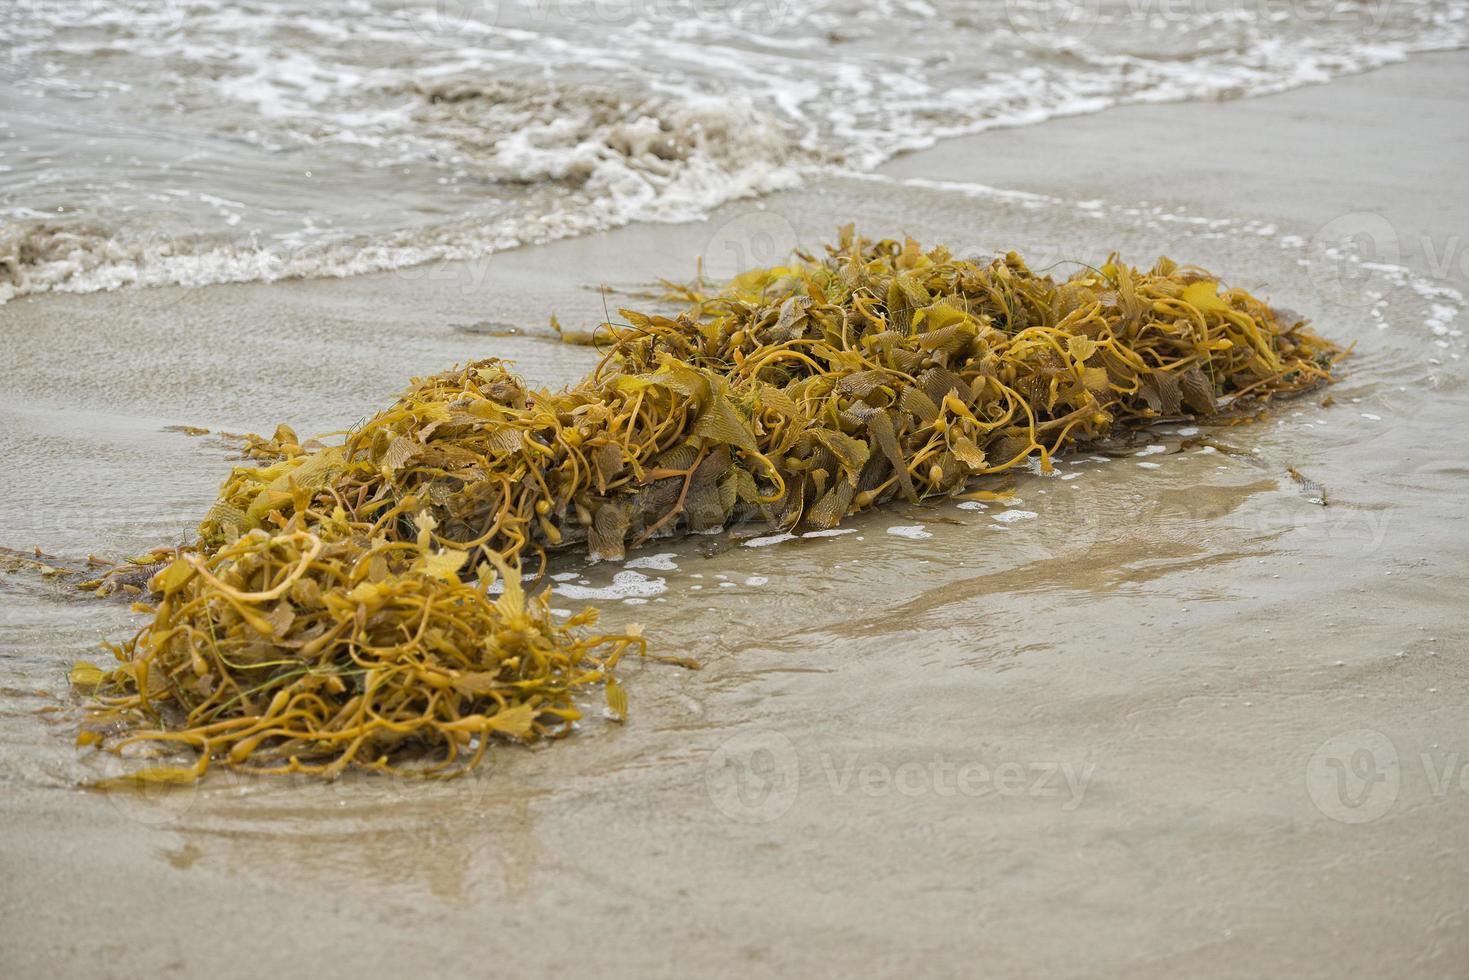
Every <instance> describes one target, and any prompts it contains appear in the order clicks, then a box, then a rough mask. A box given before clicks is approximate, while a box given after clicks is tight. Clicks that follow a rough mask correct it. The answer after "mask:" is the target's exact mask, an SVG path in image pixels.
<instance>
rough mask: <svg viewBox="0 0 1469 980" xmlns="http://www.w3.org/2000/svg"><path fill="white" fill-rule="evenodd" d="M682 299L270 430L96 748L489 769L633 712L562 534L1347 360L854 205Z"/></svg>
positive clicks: (196, 771) (600, 552)
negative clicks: (553, 362) (522, 355)
mask: <svg viewBox="0 0 1469 980" xmlns="http://www.w3.org/2000/svg"><path fill="white" fill-rule="evenodd" d="M682 295H683V296H684V297H685V299H686V300H687V302H688V306H687V308H686V309H684V310H683V311H682V312H680V313H678V314H677V315H675V316H663V315H650V314H643V313H638V312H635V311H632V310H622V311H621V316H622V320H621V321H620V322H618V323H608V324H601V325H599V326H597V327H596V328H595V329H594V331H593V332H594V333H595V334H596V335H597V336H599V337H605V338H606V341H605V347H606V350H605V354H604V356H603V357H602V360H601V362H600V363H599V365H598V366H597V368H596V370H594V371H593V372H592V373H591V375H590V376H589V377H587V378H586V379H585V380H583V381H582V382H581V383H580V384H578V385H576V386H574V387H572V388H570V389H567V390H563V391H555V392H551V391H534V390H530V389H528V388H527V387H526V386H525V384H524V383H523V382H522V381H521V380H520V379H519V378H517V377H516V376H515V375H513V374H511V373H510V372H509V371H507V370H506V369H505V367H504V366H503V365H502V364H501V363H500V362H498V361H497V360H495V359H488V360H484V361H478V362H475V363H472V364H468V365H466V366H463V367H460V368H456V369H454V370H452V371H449V372H446V373H444V374H439V375H435V376H433V377H428V378H420V379H415V380H414V381H413V382H412V383H411V384H410V386H409V388H408V389H407V390H406V391H405V392H404V393H403V395H402V396H401V397H400V398H399V399H398V400H397V401H396V402H395V403H394V404H393V405H391V406H390V407H388V408H387V409H385V410H384V411H382V412H380V413H379V414H378V415H376V416H375V417H373V418H372V419H371V420H370V421H368V422H367V423H366V424H364V425H362V426H361V427H360V428H358V429H356V430H355V431H353V432H351V433H350V434H349V435H347V436H346V437H345V439H344V440H342V441H341V442H340V444H334V445H320V444H314V443H308V444H307V445H306V446H303V445H302V444H301V442H300V440H298V439H297V438H296V436H295V434H294V433H293V432H291V431H290V430H289V429H287V428H285V427H282V428H281V429H279V430H278V431H277V433H276V435H275V437H274V438H272V439H262V438H259V437H253V438H252V439H251V441H250V444H249V448H248V450H247V453H248V455H250V456H253V457H254V460H253V461H252V465H248V466H240V467H237V468H236V469H235V470H234V471H233V472H232V473H231V474H230V475H229V477H228V479H227V480H226V481H225V484H224V486H223V489H222V491H221V494H220V498H219V500H218V502H217V503H216V504H215V505H214V506H213V507H212V508H211V509H210V510H209V512H208V514H207V515H206V516H205V518H204V520H203V522H202V523H201V525H200V527H199V540H198V542H197V544H195V545H193V546H192V547H189V548H184V549H178V550H177V551H174V552H170V553H169V554H168V555H167V556H166V559H165V561H164V563H162V564H161V566H160V570H159V571H157V572H156V573H155V574H154V575H153V576H152V578H151V579H150V580H149V581H148V583H147V591H148V593H149V596H148V598H149V599H150V602H151V603H152V604H151V605H149V606H147V607H146V608H147V609H148V610H149V611H150V612H151V613H152V615H153V619H152V621H151V622H150V623H149V624H148V625H147V626H145V627H144V628H143V629H142V630H141V631H140V632H139V633H138V634H137V635H136V636H134V637H133V638H132V639H130V640H128V641H127V642H125V643H123V644H121V645H119V646H117V647H116V648H114V652H115V655H116V657H117V660H118V662H119V663H118V666H116V667H113V668H110V669H106V670H103V669H101V668H96V667H93V666H92V665H79V667H78V669H77V671H75V672H74V678H75V681H76V683H77V685H78V686H79V687H86V688H90V689H92V690H93V691H94V692H95V698H94V700H93V702H92V705H93V708H92V711H93V715H92V718H91V720H90V721H89V723H88V724H87V725H86V727H85V728H84V730H83V732H82V734H81V738H80V740H81V741H82V742H84V743H87V744H95V745H97V746H100V747H102V748H105V749H111V750H121V749H123V748H125V747H126V746H127V745H129V744H135V743H137V742H139V741H148V742H164V743H172V744H174V745H176V746H187V747H190V748H192V749H193V750H195V753H196V754H195V760H196V761H195V762H194V764H193V765H190V766H184V767H178V768H174V769H142V770H140V771H139V774H138V778H140V779H177V780H190V779H194V778H197V777H198V776H199V775H201V774H202V773H203V772H204V771H205V770H206V768H207V767H208V765H209V764H210V763H211V761H222V762H224V763H226V764H228V765H231V766H234V767H237V768H243V769H251V770H264V771H306V772H314V773H319V774H321V775H323V776H327V777H331V776H334V775H336V774H338V773H340V772H342V771H343V770H344V769H345V768H346V767H348V766H354V767H366V768H376V769H394V770H397V771H411V772H414V773H421V774H430V775H443V774H454V773H458V772H462V771H464V770H466V769H467V768H470V767H472V766H473V765H474V764H475V763H477V762H478V761H479V759H480V758H481V757H482V755H483V754H484V752H485V749H486V746H487V745H488V744H489V741H490V738H491V736H500V737H504V738H510V739H524V740H529V739H535V738H543V737H550V736H556V735H560V734H564V733H565V732H566V731H567V728H568V726H569V724H570V723H571V722H572V721H574V720H575V719H576V718H577V717H578V716H579V715H578V710H577V708H576V707H575V706H574V704H573V701H574V697H575V695H576V694H577V693H578V692H579V691H580V690H581V689H582V688H584V687H587V686H596V685H600V686H602V687H603V688H604V689H605V692H606V697H607V700H608V704H609V706H610V708H611V711H612V713H613V715H614V716H615V717H622V716H623V715H625V713H626V694H625V692H624V691H623V689H622V688H621V687H619V686H618V685H617V683H616V681H615V680H613V679H612V672H613V669H614V668H615V667H616V664H617V662H618V660H619V658H620V657H621V656H623V654H624V653H625V652H626V651H627V650H628V649H630V648H633V649H636V651H637V652H638V653H639V654H640V655H644V656H646V655H648V654H647V650H646V647H645V644H644V640H643V638H642V636H641V635H639V634H638V633H636V632H635V631H629V632H622V633H610V634H592V635H589V634H587V633H586V630H587V628H589V627H590V626H591V625H592V624H593V623H594V622H595V615H596V613H595V610H588V611H587V612H585V613H582V614H580V615H579V616H576V617H573V619H572V621H571V622H570V623H566V624H560V625H558V624H556V623H553V621H552V618H551V616H550V613H549V610H548V608H547V606H546V602H545V598H544V596H541V597H539V598H533V597H529V596H527V595H526V593H525V591H524V590H523V589H522V588H521V585H520V575H521V570H522V569H525V568H531V567H533V568H535V569H537V570H538V571H544V568H545V563H546V560H547V555H548V553H549V552H551V551H554V550H558V549H573V548H574V549H578V550H581V551H582V552H584V553H586V554H588V555H592V556H596V557H601V558H609V559H616V558H621V557H623V556H624V555H625V554H626V552H627V550H628V549H629V548H634V547H636V546H638V545H639V544H641V543H643V542H644V541H647V540H649V539H650V538H653V537H658V536H663V535H671V534H678V533H683V532H690V531H703V530H708V529H711V528H715V527H719V526H728V525H730V524H733V523H737V522H749V521H756V522H763V523H766V524H769V525H771V526H775V527H780V528H786V529H798V528H830V527H833V526H835V525H836V524H838V523H839V522H841V521H842V520H843V519H844V518H845V517H846V516H847V515H849V514H852V513H855V512H856V511H859V510H863V509H865V508H869V507H873V506H878V505H880V504H882V503H884V502H886V501H889V500H892V499H894V498H898V497H901V498H903V499H906V500H909V501H916V500H919V499H921V498H926V497H935V496H945V495H955V494H960V493H963V492H964V491H965V490H966V488H967V486H968V484H969V481H971V480H972V479H973V478H975V477H979V476H983V475H985V474H991V473H998V472H1002V471H1005V470H1008V469H1012V468H1014V467H1017V466H1021V465H1024V464H1026V463H1027V462H1028V461H1030V460H1036V461H1038V465H1039V466H1040V467H1041V468H1042V469H1043V470H1046V469H1049V468H1050V465H1051V458H1052V457H1053V456H1054V455H1056V454H1057V453H1061V452H1063V451H1065V450H1067V449H1069V448H1071V447H1074V446H1079V445H1085V444H1087V443H1090V442H1095V441H1098V440H1101V439H1103V438H1105V437H1107V436H1108V435H1115V434H1117V433H1118V432H1119V431H1126V430H1128V429H1132V428H1137V427H1141V426H1146V425H1150V424H1153V423H1155V422H1158V421H1161V420H1170V419H1178V420H1183V419H1189V420H1203V419H1209V420H1213V421H1218V420H1221V419H1224V420H1239V419H1245V418H1248V417H1251V416H1252V415H1254V414H1258V412H1259V411H1260V409H1261V406H1263V405H1264V404H1265V403H1266V402H1268V401H1269V400H1270V399H1272V398H1276V397H1281V396H1287V395H1294V394H1299V393H1301V392H1305V391H1309V390H1311V389H1313V388H1316V387H1318V386H1319V385H1322V384H1324V383H1327V382H1329V381H1330V379H1331V370H1332V367H1333V365H1334V364H1335V362H1336V361H1337V360H1339V359H1340V358H1341V357H1342V356H1343V352H1342V351H1341V349H1340V348H1338V347H1337V346H1336V345H1334V344H1332V343H1330V342H1329V341H1326V340H1323V339H1321V338H1320V337H1318V336H1316V335H1315V334H1314V333H1312V332H1311V331H1310V330H1308V329H1307V327H1306V324H1305V323H1304V322H1303V321H1302V320H1300V318H1298V317H1296V316H1293V315H1290V314H1287V313H1285V312H1283V311H1280V310H1276V309H1272V308H1271V307H1270V306H1268V305H1266V304H1265V303H1264V302H1262V301H1261V300H1259V299H1257V298H1255V297H1254V296H1251V295H1250V294H1248V293H1246V292H1244V291H1243V290H1239V289H1221V287H1220V283H1219V281H1218V279H1217V278H1216V277H1214V276H1212V275H1210V274H1209V273H1207V272H1205V271H1203V270H1202V269H1198V268H1192V267H1180V266H1177V265H1175V264H1174V263H1173V262H1171V261H1169V260H1167V259H1160V260H1159V261H1158V262H1157V263H1156V264H1155V265H1154V266H1153V267H1152V268H1151V269H1149V270H1147V271H1140V270H1137V269H1134V268H1131V267H1129V266H1127V265H1124V264H1123V263H1122V262H1120V261H1119V260H1118V259H1117V258H1116V257H1115V256H1114V257H1112V258H1110V259H1109V260H1108V261H1106V262H1105V263H1103V264H1101V265H1100V266H1098V267H1095V268H1093V267H1085V268H1083V270H1082V271H1081V272H1079V273H1078V274H1077V275H1075V276H1073V277H1072V278H1070V279H1067V280H1065V281H1059V282H1058V281H1055V280H1053V279H1051V278H1049V277H1047V276H1042V275H1037V274H1035V273H1033V272H1031V271H1030V270H1029V269H1028V268H1027V267H1026V265H1025V263H1024V262H1023V261H1022V260H1021V259H1020V258H1019V257H1018V256H1016V255H1015V254H1013V253H1011V254H1009V255H1007V256H1005V257H1004V258H1002V259H997V260H995V261H992V262H987V263H979V262H974V261H969V260H963V259H956V258H954V257H953V256H951V255H950V254H949V253H948V251H947V250H945V249H944V248H941V247H940V248H935V249H932V250H930V251H924V250H922V249H921V248H920V247H919V245H918V244H917V243H916V242H913V241H911V240H908V241H903V242H898V241H891V240H884V241H869V240H867V239H863V238H859V237H857V236H856V235H855V234H854V233H853V231H852V230H851V228H847V229H844V230H843V232H842V234H841V237H840V240H839V241H838V242H837V243H836V244H835V245H833V246H830V247H828V248H827V250H826V254H825V255H824V256H821V257H816V256H811V255H798V256H796V257H795V259H794V260H793V261H792V262H791V263H790V264H789V265H785V266H779V267H775V268H769V269H759V270H755V271H752V272H748V273H745V274H743V275H741V276H739V277H738V278H736V279H734V280H733V281H731V282H730V283H728V284H726V285H725V286H724V287H723V288H721V289H719V290H717V291H712V292H711V291H705V290H703V289H701V288H697V287H696V288H690V289H685V290H684V291H683V292H682ZM102 582H103V583H104V585H105V584H106V583H107V582H108V578H107V577H104V578H103V580H102ZM495 582H498V583H499V585H498V586H495V585H494V584H493V583H495ZM495 588H499V589H501V590H502V593H501V594H499V595H498V596H496V595H495V594H494V589H495ZM663 659H671V660H674V661H675V662H680V663H684V664H685V665H692V664H691V662H689V661H682V660H678V658H663ZM426 760H427V761H426ZM405 766H406V767H407V768H406V769H404V768H403V767H405Z"/></svg>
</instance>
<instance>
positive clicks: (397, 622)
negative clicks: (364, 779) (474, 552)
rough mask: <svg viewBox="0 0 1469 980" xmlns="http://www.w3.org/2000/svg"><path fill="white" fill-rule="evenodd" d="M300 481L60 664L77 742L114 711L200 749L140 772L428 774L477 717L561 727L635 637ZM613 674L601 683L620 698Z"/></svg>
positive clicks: (481, 733)
mask: <svg viewBox="0 0 1469 980" xmlns="http://www.w3.org/2000/svg"><path fill="white" fill-rule="evenodd" d="M297 494H298V496H299V497H300V498H302V499H300V500H299V501H298V502H299V503H300V504H301V506H300V508H299V510H298V512H297V514H296V515H295V516H293V517H292V518H291V520H290V521H288V522H287V523H286V525H285V526H284V527H282V528H281V529H279V530H278V531H276V532H274V533H271V532H267V531H264V530H259V529H257V530H252V531H250V532H248V533H246V534H244V535H242V536H240V537H239V538H237V539H235V540H234V541H232V542H230V543H229V544H227V545H224V546H223V547H221V548H219V549H216V550H214V551H212V552H211V553H208V554H192V553H184V554H181V555H179V556H178V557H177V558H176V559H175V560H174V561H172V562H171V563H170V564H169V565H167V566H166V567H165V568H164V569H163V570H162V571H160V572H158V573H157V574H156V575H155V576H154V577H153V580H152V583H151V585H152V588H153V589H154V590H155V591H156V592H157V593H158V595H159V598H158V601H157V604H156V606H154V607H152V609H151V610H150V611H151V612H152V614H153V619H152V621H151V622H150V623H149V624H148V625H147V626H145V627H144V628H143V629H142V631H141V632H140V633H139V634H138V635H137V636H136V637H134V638H133V639H132V640H131V641H129V642H128V643H127V644H125V646H124V648H119V649H118V650H117V651H116V652H117V653H118V657H119V660H121V662H122V663H121V666H119V667H117V668H116V669H114V670H112V671H110V672H102V671H100V670H99V669H97V668H94V667H93V666H92V665H86V664H84V665H78V668H77V669H76V670H74V671H73V680H74V682H78V683H81V684H86V685H89V686H92V687H94V688H95V690H96V695H97V702H98V705H99V706H100V707H99V710H97V711H96V712H95V713H94V719H93V722H94V724H93V726H92V727H91V728H89V730H88V731H86V732H84V733H83V739H82V740H83V741H84V742H92V741H96V740H99V739H100V738H101V737H102V735H103V734H104V733H105V731H106V729H105V727H100V726H105V725H106V724H107V723H108V722H111V721H122V722H125V723H126V732H127V733H126V736H125V739H124V740H123V741H125V742H128V743H137V742H146V741H163V742H172V743H176V744H177V743H182V744H185V745H189V746H192V747H193V748H195V749H197V750H198V756H197V759H198V761H197V764H196V766H195V767H194V768H193V769H192V770H174V769H169V768H167V767H159V768H157V769H151V770H142V773H143V774H145V776H147V778H153V779H159V778H175V777H182V776H184V775H191V776H196V775H198V774H201V773H202V772H203V771H204V769H205V768H206V767H207V765H208V763H209V760H210V759H211V758H212V757H215V756H220V757H222V758H225V759H226V760H227V761H228V762H230V763H231V764H234V765H238V766H247V767H248V768H250V769H252V770H256V771H275V772H298V771H300V772H309V773H316V774H319V775H323V776H333V775H336V774H337V773H340V772H341V771H342V770H343V769H344V768H345V767H346V766H347V765H355V766H359V767H366V768H372V769H381V770H388V771H411V772H412V773H414V774H418V775H433V774H439V773H443V772H448V771H454V770H455V769H456V768H457V767H462V766H473V765H474V764H476V763H477V762H478V761H479V758H480V757H481V756H482V755H483V753H484V751H485V749H486V747H487V745H488V740H487V738H486V737H485V736H488V735H490V734H492V733H493V734H499V735H505V736H509V737H513V738H519V739H533V738H539V737H546V736H557V735H561V734H564V733H565V732H566V730H567V726H568V725H569V724H570V723H571V722H573V721H575V720H576V719H577V718H578V717H580V713H579V711H578V710H577V709H576V708H575V707H574V706H573V705H572V703H571V699H572V695H573V693H574V692H575V691H577V690H578V689H579V688H583V687H587V686H589V685H594V684H596V683H599V682H601V681H603V680H605V679H606V678H607V677H608V676H609V672H610V671H611V670H612V669H613V668H614V667H615V666H616V664H617V661H618V660H619V659H620V658H621V656H622V655H623V654H624V652H625V651H626V650H628V649H629V648H633V649H636V650H637V651H639V652H643V651H644V649H645V641H644V640H643V638H642V637H641V635H639V634H638V632H637V631H635V630H634V631H628V632H625V633H622V634H618V635H597V636H581V635H579V630H578V628H579V627H584V626H590V625H592V624H593V623H595V621H596V616H597V613H596V610H595V609H588V610H585V611H584V612H582V613H580V614H578V615H575V616H573V617H571V618H570V619H569V620H567V621H566V622H564V623H560V624H558V623H556V622H554V621H553V618H552V615H551V612H550V609H549V606H548V604H547V601H546V597H545V596H544V595H543V596H540V597H534V598H532V597H527V596H526V594H525V592H524V590H523V589H522V587H521V584H520V577H519V573H518V572H517V571H515V570H514V569H511V568H509V567H508V566H505V565H503V563H500V562H499V560H498V558H491V561H492V562H494V563H497V564H499V575H500V581H501V582H502V583H503V588H502V590H501V593H500V594H499V595H498V596H495V595H492V593H491V588H490V587H491V584H492V582H493V581H494V580H495V573H494V572H493V571H492V570H491V566H489V565H483V566H482V567H481V569H480V571H479V573H478V574H477V575H476V576H472V577H471V578H470V580H469V581H463V580H461V577H460V571H461V569H462V568H463V566H464V565H465V563H466V561H467V559H468V558H469V555H468V553H467V552H463V551H453V550H443V549H435V548H433V547H432V546H431V545H430V544H429V543H428V531H427V530H424V531H422V532H421V533H420V536H419V539H418V540H417V541H413V542H404V541H391V540H388V539H387V538H386V537H383V536H381V535H374V534H373V528H372V527H370V526H368V525H365V524H361V523H354V522H351V521H349V520H348V519H347V518H346V515H345V512H344V511H343V510H342V509H341V508H340V507H338V508H336V509H335V510H334V511H333V512H332V513H330V514H326V513H322V512H319V511H315V510H313V509H312V508H311V507H310V506H309V505H308V504H307V503H306V502H305V500H304V497H305V495H306V494H307V491H304V490H298V491H297ZM420 520H421V522H422V523H423V524H424V525H425V527H427V526H428V525H429V524H430V522H431V518H429V517H427V515H423V516H421V517H420ZM619 691H620V689H619V688H616V687H610V686H609V688H608V698H609V703H610V704H612V706H613V708H614V710H616V711H617V713H618V714H619V715H621V714H624V713H625V711H626V702H625V699H624V700H621V701H617V700H615V694H614V692H619ZM406 745H427V746H432V747H433V748H435V749H437V750H438V752H439V755H440V758H439V759H438V760H437V761H436V762H434V763H432V764H429V765H415V766H414V767H413V768H412V769H411V770H402V769H399V768H396V767H395V766H393V764H392V763H391V762H390V759H389V757H390V755H391V754H392V753H394V752H395V750H397V749H398V748H400V747H403V746H406ZM420 761H421V760H420Z"/></svg>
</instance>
